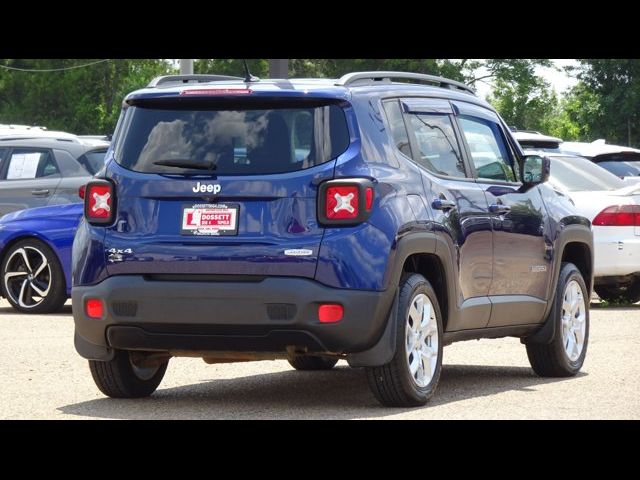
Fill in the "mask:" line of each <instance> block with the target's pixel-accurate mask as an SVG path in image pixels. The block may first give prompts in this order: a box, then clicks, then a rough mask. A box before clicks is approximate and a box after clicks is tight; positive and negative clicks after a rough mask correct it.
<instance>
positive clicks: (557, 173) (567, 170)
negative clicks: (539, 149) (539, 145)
mask: <svg viewBox="0 0 640 480" xmlns="http://www.w3.org/2000/svg"><path fill="white" fill-rule="evenodd" d="M550 158H551V180H552V182H553V183H557V184H559V185H560V186H561V187H563V188H564V189H566V190H567V191H569V192H584V191H603V190H606V191H611V190H617V189H619V188H623V187H625V183H624V182H623V181H622V180H620V179H619V178H618V177H616V176H615V175H613V174H612V173H609V172H608V171H606V170H605V169H604V168H601V167H599V166H598V165H596V164H595V163H593V162H591V161H589V160H587V159H585V158H582V157H550Z"/></svg>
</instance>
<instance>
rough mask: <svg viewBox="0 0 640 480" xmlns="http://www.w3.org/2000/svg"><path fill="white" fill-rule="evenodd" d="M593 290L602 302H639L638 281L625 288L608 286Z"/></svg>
mask: <svg viewBox="0 0 640 480" xmlns="http://www.w3.org/2000/svg"><path fill="white" fill-rule="evenodd" d="M594 290H595V291H596V293H597V294H598V296H599V297H600V299H602V300H606V301H608V302H614V301H616V300H622V301H623V302H628V303H636V302H640V281H638V280H634V281H633V282H632V283H631V284H629V285H627V286H625V287H613V286H610V285H599V286H596V287H594Z"/></svg>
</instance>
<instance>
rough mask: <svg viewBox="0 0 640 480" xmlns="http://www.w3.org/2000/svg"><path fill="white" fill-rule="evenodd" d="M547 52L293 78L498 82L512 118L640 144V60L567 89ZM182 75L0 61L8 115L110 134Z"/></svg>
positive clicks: (408, 62)
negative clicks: (546, 75)
mask: <svg viewBox="0 0 640 480" xmlns="http://www.w3.org/2000/svg"><path fill="white" fill-rule="evenodd" d="M89 62H91V60H80V59H73V60H62V59H61V60H55V59H46V60H10V59H9V60H8V59H4V60H3V59H0V65H4V66H10V67H15V68H23V69H50V68H60V67H72V66H75V65H79V64H83V63H89ZM247 63H248V66H249V68H250V70H251V73H252V74H253V75H256V76H258V77H261V78H266V77H268V74H269V61H268V60H267V59H248V60H247ZM540 66H543V67H550V66H552V63H551V61H550V60H548V59H484V60H478V59H415V58H413V59H291V60H290V61H289V74H290V76H291V77H328V78H336V77H340V76H341V75H343V74H345V73H348V72H352V71H359V70H401V71H411V72H420V73H428V74H432V75H440V76H443V77H447V78H452V79H455V80H459V81H463V82H466V83H469V84H470V85H472V86H474V85H475V86H478V85H479V84H480V83H481V82H490V83H491V84H492V85H493V92H492V94H491V96H490V98H489V100H490V101H491V102H492V103H493V105H494V106H495V107H496V108H497V110H498V111H499V113H500V114H501V115H502V116H503V117H504V118H505V120H506V121H507V123H508V124H509V125H515V126H517V127H518V128H520V129H531V130H539V131H541V132H543V133H547V134H551V135H555V136H559V137H561V138H564V139H565V140H586V141H590V140H594V139H596V138H606V139H607V141H609V142H610V143H622V144H631V143H635V144H640V121H639V118H638V115H639V114H638V112H640V62H638V61H636V60H616V59H610V60H598V59H583V60H581V61H580V67H579V68H578V69H577V71H576V72H574V74H577V76H578V79H579V80H580V81H579V82H578V84H577V85H576V86H575V87H573V88H572V89H571V90H570V91H569V92H566V93H565V94H564V95H563V96H562V97H558V95H557V94H556V92H554V91H553V90H552V89H551V88H550V86H549V84H548V83H547V82H545V81H544V80H543V79H542V78H541V77H540V76H539V75H538V74H537V71H536V69H537V67H540ZM194 70H195V72H196V73H219V74H227V75H238V76H244V66H243V62H242V60H240V59H199V60H196V61H195V62H194ZM169 73H177V63H176V62H175V61H169V60H136V59H116V60H109V61H106V62H102V63H99V64H96V65H91V66H87V67H84V68H77V69H70V70H65V71H62V72H21V71H14V70H11V71H10V70H6V69H0V123H20V124H31V125H45V126H47V127H48V128H50V129H60V130H65V131H69V132H74V133H79V134H83V133H85V134H86V133H107V132H111V131H112V130H113V128H114V126H115V122H116V120H117V117H118V113H119V111H120V102H121V101H122V99H123V98H124V96H125V95H126V94H127V93H128V92H130V91H132V90H135V89H137V88H140V87H143V86H144V85H146V84H147V83H148V82H149V80H151V79H152V78H153V77H155V76H157V75H163V74H169Z"/></svg>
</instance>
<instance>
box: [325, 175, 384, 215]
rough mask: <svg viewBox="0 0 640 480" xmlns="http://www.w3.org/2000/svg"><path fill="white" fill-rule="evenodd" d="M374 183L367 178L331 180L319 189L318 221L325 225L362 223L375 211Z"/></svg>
mask: <svg viewBox="0 0 640 480" xmlns="http://www.w3.org/2000/svg"><path fill="white" fill-rule="evenodd" d="M373 195H374V188H373V182H371V180H368V179H366V178H349V179H341V180H329V181H328V182H324V183H322V184H320V188H319V189H318V221H319V222H320V223H321V224H324V225H355V224H358V223H362V222H364V221H365V220H367V218H369V215H370V213H371V210H372V209H373Z"/></svg>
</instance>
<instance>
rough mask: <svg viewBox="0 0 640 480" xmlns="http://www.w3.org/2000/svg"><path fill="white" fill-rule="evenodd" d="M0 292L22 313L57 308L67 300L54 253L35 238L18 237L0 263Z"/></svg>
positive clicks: (63, 282)
mask: <svg viewBox="0 0 640 480" xmlns="http://www.w3.org/2000/svg"><path fill="white" fill-rule="evenodd" d="M0 272H1V274H2V277H1V278H2V280H1V282H0V286H1V287H2V294H3V296H4V297H5V298H6V299H7V300H8V301H9V303H10V304H11V306H12V307H13V308H15V309H16V310H18V311H19V312H23V313H51V312H57V311H58V310H60V309H61V308H62V306H63V305H64V303H65V302H66V301H67V292H66V283H65V279H64V273H63V271H62V267H61V266H60V261H59V260H58V257H57V255H56V254H55V253H54V252H53V250H51V248H50V247H49V246H48V245H47V244H46V243H44V242H42V241H40V240H36V239H35V238H28V239H25V240H21V241H19V242H18V243H16V244H15V245H13V246H12V247H11V248H10V249H9V251H8V252H7V253H6V254H5V256H4V259H3V261H2V266H0Z"/></svg>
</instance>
